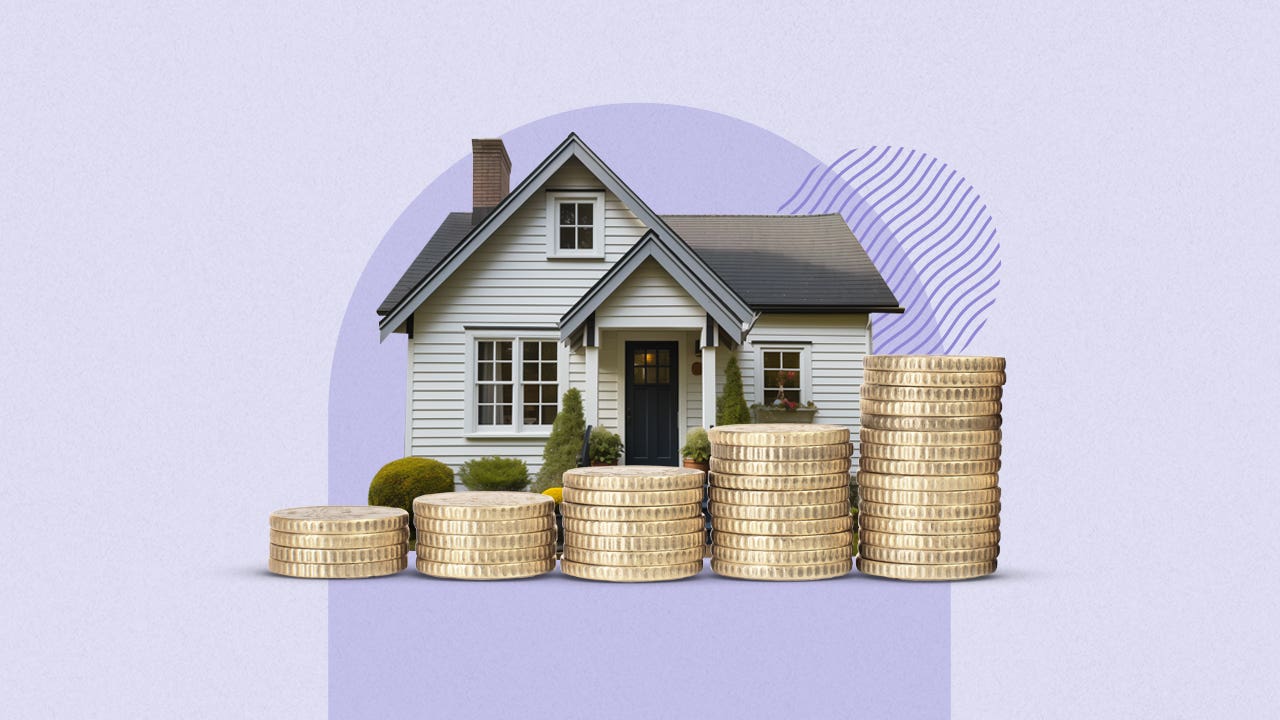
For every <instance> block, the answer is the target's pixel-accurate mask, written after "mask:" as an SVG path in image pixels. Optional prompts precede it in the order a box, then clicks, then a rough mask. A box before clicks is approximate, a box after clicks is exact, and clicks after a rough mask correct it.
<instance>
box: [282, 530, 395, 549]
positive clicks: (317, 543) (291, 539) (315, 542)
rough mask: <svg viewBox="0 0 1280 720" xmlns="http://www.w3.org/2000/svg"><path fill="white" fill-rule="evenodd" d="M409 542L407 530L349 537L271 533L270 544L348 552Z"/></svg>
mask: <svg viewBox="0 0 1280 720" xmlns="http://www.w3.org/2000/svg"><path fill="white" fill-rule="evenodd" d="M407 542H409V528H407V527H405V528H400V529H399V530H389V531H387V532H378V533H353V534H351V535H315V534H311V533H287V532H280V531H279V530H272V531H271V544H272V545H279V546H281V547H292V548H312V549H316V550H349V549H355V548H371V547H385V546H387V545H403V544H404V543H407Z"/></svg>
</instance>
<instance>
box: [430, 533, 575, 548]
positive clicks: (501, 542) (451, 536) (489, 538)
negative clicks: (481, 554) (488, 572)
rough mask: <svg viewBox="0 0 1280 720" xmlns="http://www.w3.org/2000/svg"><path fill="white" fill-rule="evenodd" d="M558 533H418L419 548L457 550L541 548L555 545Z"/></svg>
mask: <svg viewBox="0 0 1280 720" xmlns="http://www.w3.org/2000/svg"><path fill="white" fill-rule="evenodd" d="M555 541H556V531H555V529H554V528H552V529H549V530H538V531H536V532H526V533H511V534H504V535H460V534H455V533H437V532H426V531H422V532H419V533H418V547H419V548H422V547H438V548H451V549H457V550H508V549H515V548H528V547H539V546H542V545H546V544H548V543H551V544H554V543H555Z"/></svg>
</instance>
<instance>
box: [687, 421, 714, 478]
mask: <svg viewBox="0 0 1280 720" xmlns="http://www.w3.org/2000/svg"><path fill="white" fill-rule="evenodd" d="M680 457H682V458H684V466H685V467H687V468H693V469H694V470H701V471H702V472H704V473H705V472H708V471H709V470H711V466H710V465H709V461H710V459H711V441H710V440H709V439H707V431H706V430H704V429H702V428H694V429H692V430H690V431H689V434H688V435H686V436H685V438H684V447H682V448H680Z"/></svg>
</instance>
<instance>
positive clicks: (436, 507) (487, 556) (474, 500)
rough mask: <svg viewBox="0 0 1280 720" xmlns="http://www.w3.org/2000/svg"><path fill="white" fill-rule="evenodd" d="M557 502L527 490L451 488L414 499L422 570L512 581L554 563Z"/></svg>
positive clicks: (436, 574) (437, 574)
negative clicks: (471, 490) (445, 491)
mask: <svg viewBox="0 0 1280 720" xmlns="http://www.w3.org/2000/svg"><path fill="white" fill-rule="evenodd" d="M555 505H556V503H555V500H553V499H551V498H550V497H549V496H547V495H542V494H539V493H529V492H499V491H473V492H447V493H435V494H432V495H422V496H419V497H417V498H415V499H414V501H413V522H414V527H416V528H417V530H418V563H417V565H418V572H420V573H422V574H424V575H432V576H434V577H442V578H453V579H457V580H509V579H514V578H525V577H533V576H535V575H542V574H544V573H548V572H551V571H552V570H553V569H555V566H556V518H555Z"/></svg>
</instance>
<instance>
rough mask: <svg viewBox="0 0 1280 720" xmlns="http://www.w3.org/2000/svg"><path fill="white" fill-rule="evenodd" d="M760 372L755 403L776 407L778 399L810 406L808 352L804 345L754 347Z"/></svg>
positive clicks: (810, 380)
mask: <svg viewBox="0 0 1280 720" xmlns="http://www.w3.org/2000/svg"><path fill="white" fill-rule="evenodd" d="M756 347H757V352H758V353H759V354H758V355H757V358H758V362H759V372H758V373H757V376H756V377H757V378H758V380H757V384H756V390H757V392H758V396H757V398H758V401H759V402H761V403H762V404H765V405H772V404H776V403H778V402H779V401H780V399H781V398H786V399H787V400H788V401H790V402H793V403H796V404H797V405H803V404H804V403H807V402H809V400H810V398H811V396H812V393H811V391H810V388H811V382H812V378H810V377H809V375H810V369H809V348H808V347H807V346H803V345H757V346H756Z"/></svg>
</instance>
